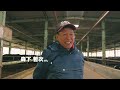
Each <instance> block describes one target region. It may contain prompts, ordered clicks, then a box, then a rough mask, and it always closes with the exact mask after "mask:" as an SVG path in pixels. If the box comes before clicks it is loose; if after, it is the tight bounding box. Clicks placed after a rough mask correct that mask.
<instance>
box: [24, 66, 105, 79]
mask: <svg viewBox="0 0 120 90" xmlns="http://www.w3.org/2000/svg"><path fill="white" fill-rule="evenodd" d="M23 79H32V75H28V76H26V77H24V78H23ZM84 79H105V77H103V76H101V75H100V74H98V73H96V72H95V71H92V70H90V69H89V67H87V66H85V67H84Z"/></svg>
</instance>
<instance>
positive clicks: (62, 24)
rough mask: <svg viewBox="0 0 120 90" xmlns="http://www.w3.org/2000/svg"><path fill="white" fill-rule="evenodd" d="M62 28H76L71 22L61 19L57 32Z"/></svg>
mask: <svg viewBox="0 0 120 90" xmlns="http://www.w3.org/2000/svg"><path fill="white" fill-rule="evenodd" d="M64 28H71V29H72V30H76V27H75V26H74V25H73V24H71V23H70V22H68V21H62V22H61V23H60V24H59V25H58V29H57V32H60V31H61V30H62V29H64Z"/></svg>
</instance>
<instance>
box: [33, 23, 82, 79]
mask: <svg viewBox="0 0 120 90" xmlns="http://www.w3.org/2000/svg"><path fill="white" fill-rule="evenodd" d="M74 30H76V27H75V26H74V25H72V24H71V23H70V22H68V21H63V22H61V24H60V26H59V28H58V29H57V33H56V40H57V41H56V42H53V43H52V44H51V45H49V46H48V47H47V49H45V50H44V51H43V53H42V57H43V59H44V60H48V62H38V64H37V66H36V68H35V70H34V72H33V79H83V68H84V57H83V55H82V53H81V52H80V51H79V50H78V49H77V47H76V45H75V34H74Z"/></svg>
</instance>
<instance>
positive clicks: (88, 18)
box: [6, 17, 120, 23]
mask: <svg viewBox="0 0 120 90" xmlns="http://www.w3.org/2000/svg"><path fill="white" fill-rule="evenodd" d="M63 19H64V20H74V19H75V20H81V21H82V20H83V21H84V20H88V21H97V20H98V18H92V17H66V18H65V17H57V20H63ZM45 20H46V19H44V18H35V19H17V20H9V21H6V23H25V22H42V21H43V22H44V21H45ZM54 20H55V19H54V18H53V17H49V19H48V21H54ZM105 22H120V18H106V19H105Z"/></svg>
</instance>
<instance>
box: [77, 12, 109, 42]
mask: <svg viewBox="0 0 120 90" xmlns="http://www.w3.org/2000/svg"><path fill="white" fill-rule="evenodd" d="M108 13H109V11H105V12H104V13H103V14H102V15H101V16H100V18H99V19H98V21H97V22H96V23H95V24H94V25H93V26H92V27H91V28H90V30H89V31H88V32H87V33H86V34H85V35H84V36H83V37H82V39H81V40H80V41H79V42H78V43H77V44H79V43H80V42H81V41H82V40H83V39H84V38H85V37H86V36H87V35H88V34H89V33H90V32H91V31H92V30H93V29H94V28H95V27H96V26H97V25H98V24H99V23H100V22H101V21H102V20H103V19H104V18H105V16H106V15H107V14H108Z"/></svg>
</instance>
